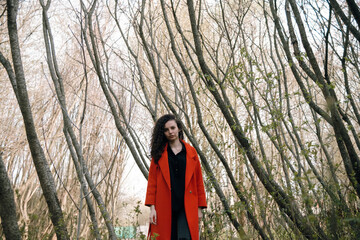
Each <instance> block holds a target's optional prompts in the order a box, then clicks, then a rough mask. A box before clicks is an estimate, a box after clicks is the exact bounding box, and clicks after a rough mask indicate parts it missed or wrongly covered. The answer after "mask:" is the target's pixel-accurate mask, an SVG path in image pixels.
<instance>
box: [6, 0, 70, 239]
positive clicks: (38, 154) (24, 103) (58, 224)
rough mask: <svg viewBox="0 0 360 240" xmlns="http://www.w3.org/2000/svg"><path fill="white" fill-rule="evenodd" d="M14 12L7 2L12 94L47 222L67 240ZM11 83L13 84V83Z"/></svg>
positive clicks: (13, 3)
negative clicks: (36, 121) (39, 132)
mask: <svg viewBox="0 0 360 240" xmlns="http://www.w3.org/2000/svg"><path fill="white" fill-rule="evenodd" d="M17 8H18V1H14V0H7V14H8V16H7V17H8V19H7V20H8V21H7V22H8V33H9V39H10V48H11V54H12V60H13V66H14V72H15V77H16V80H15V82H16V86H14V85H13V87H14V92H15V95H16V96H17V101H18V104H19V107H20V110H21V113H22V116H23V120H24V125H25V131H26V136H27V140H28V143H29V147H30V151H31V156H32V158H33V161H34V165H35V168H36V172H37V174H38V177H39V181H40V185H41V188H42V190H43V194H44V197H45V199H46V203H47V205H48V208H49V212H50V218H51V221H52V223H53V225H54V230H55V232H56V235H57V238H58V239H69V236H68V232H67V230H66V226H65V222H64V218H63V213H62V211H61V207H60V202H59V199H58V197H57V194H56V187H55V182H54V179H53V176H52V174H51V171H50V167H49V165H48V163H47V160H46V157H45V154H44V151H43V149H42V147H41V145H40V141H39V139H38V136H37V133H36V129H35V124H34V120H33V117H32V112H31V107H30V102H29V97H28V93H27V89H26V81H25V74H24V70H23V65H22V60H21V54H20V47H19V39H18V32H17V22H16V16H17ZM9 77H10V76H9ZM11 81H12V82H14V80H11Z"/></svg>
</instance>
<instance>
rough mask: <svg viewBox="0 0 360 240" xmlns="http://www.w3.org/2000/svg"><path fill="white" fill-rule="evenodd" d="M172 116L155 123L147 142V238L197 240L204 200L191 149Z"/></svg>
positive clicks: (194, 157) (199, 173)
mask: <svg viewBox="0 0 360 240" xmlns="http://www.w3.org/2000/svg"><path fill="white" fill-rule="evenodd" d="M182 130H183V128H182V124H181V122H180V121H179V120H177V119H176V118H175V116H174V115H171V114H166V115H164V116H162V117H161V118H159V119H158V121H157V122H156V123H155V127H154V130H153V133H152V139H151V157H152V160H151V163H150V170H149V179H148V185H147V192H146V199H145V205H147V206H150V229H149V236H148V237H151V238H152V239H156V240H169V239H189V240H190V239H192V240H196V239H199V220H200V219H201V217H202V212H201V209H202V208H206V197H205V189H204V183H203V177H202V173H201V167H200V162H199V158H198V156H197V153H196V150H195V148H193V147H192V146H190V145H189V144H188V143H186V142H185V141H184V140H183V132H182Z"/></svg>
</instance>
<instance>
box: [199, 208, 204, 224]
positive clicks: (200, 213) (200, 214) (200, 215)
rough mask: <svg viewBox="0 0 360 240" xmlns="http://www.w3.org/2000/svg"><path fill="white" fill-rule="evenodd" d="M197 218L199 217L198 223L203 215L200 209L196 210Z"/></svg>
mask: <svg viewBox="0 0 360 240" xmlns="http://www.w3.org/2000/svg"><path fill="white" fill-rule="evenodd" d="M198 217H199V222H200V221H201V219H202V217H203V213H202V209H201V208H198Z"/></svg>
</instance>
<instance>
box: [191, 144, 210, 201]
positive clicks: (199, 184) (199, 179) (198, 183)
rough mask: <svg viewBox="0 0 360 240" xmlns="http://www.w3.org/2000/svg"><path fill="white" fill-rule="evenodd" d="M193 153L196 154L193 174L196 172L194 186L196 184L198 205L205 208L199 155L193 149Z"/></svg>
mask: <svg viewBox="0 0 360 240" xmlns="http://www.w3.org/2000/svg"><path fill="white" fill-rule="evenodd" d="M194 150H195V149H194ZM195 154H196V168H195V174H196V186H197V193H198V207H200V208H207V204H206V194H205V188H204V180H203V176H202V172H201V165H200V161H199V157H198V155H197V152H196V150H195Z"/></svg>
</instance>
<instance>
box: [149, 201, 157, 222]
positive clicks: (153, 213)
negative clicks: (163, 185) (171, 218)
mask: <svg viewBox="0 0 360 240" xmlns="http://www.w3.org/2000/svg"><path fill="white" fill-rule="evenodd" d="M156 222H157V216H156V210H155V206H154V205H151V206H150V223H151V224H154V225H156Z"/></svg>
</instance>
